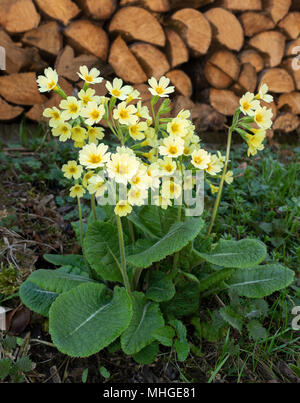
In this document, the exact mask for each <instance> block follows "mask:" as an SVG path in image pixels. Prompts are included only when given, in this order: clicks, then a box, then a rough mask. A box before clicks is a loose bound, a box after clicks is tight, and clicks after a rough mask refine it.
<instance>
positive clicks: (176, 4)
mask: <svg viewBox="0 0 300 403" xmlns="http://www.w3.org/2000/svg"><path fill="white" fill-rule="evenodd" d="M149 1H151V0H149ZM214 1H215V0H184V2H183V1H182V0H169V3H170V6H171V8H172V9H176V8H182V7H183V6H184V7H185V8H200V7H204V6H207V5H208V4H211V3H213V2H214Z"/></svg>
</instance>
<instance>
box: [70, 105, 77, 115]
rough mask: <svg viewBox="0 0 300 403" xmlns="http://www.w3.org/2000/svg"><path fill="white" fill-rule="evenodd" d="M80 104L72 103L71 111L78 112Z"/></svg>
mask: <svg viewBox="0 0 300 403" xmlns="http://www.w3.org/2000/svg"><path fill="white" fill-rule="evenodd" d="M78 109H79V108H78V106H77V105H76V104H71V105H70V106H69V111H70V112H71V113H77V112H78Z"/></svg>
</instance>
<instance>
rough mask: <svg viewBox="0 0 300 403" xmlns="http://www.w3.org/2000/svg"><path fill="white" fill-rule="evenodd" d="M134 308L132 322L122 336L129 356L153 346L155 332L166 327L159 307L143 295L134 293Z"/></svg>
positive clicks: (124, 348) (123, 344)
mask: <svg viewBox="0 0 300 403" xmlns="http://www.w3.org/2000/svg"><path fill="white" fill-rule="evenodd" d="M132 308H133V315H132V319H131V322H130V324H129V326H128V328H127V329H126V330H125V332H124V333H123V334H122V336H121V346H122V349H123V351H124V352H125V353H126V354H128V355H130V354H136V353H138V352H139V351H141V350H142V349H143V348H144V347H146V346H147V345H149V344H151V343H152V342H153V341H154V340H155V339H154V336H153V335H152V334H153V332H154V331H155V330H156V329H159V328H161V327H163V326H164V319H163V316H162V314H161V312H160V310H159V305H158V304H157V303H155V302H151V301H149V300H147V298H146V297H145V295H144V294H143V293H141V292H134V293H133V306H132Z"/></svg>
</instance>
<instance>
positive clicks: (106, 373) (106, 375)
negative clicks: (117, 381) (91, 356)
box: [99, 367, 110, 379]
mask: <svg viewBox="0 0 300 403" xmlns="http://www.w3.org/2000/svg"><path fill="white" fill-rule="evenodd" d="M99 372H100V375H102V376H103V378H105V379H109V378H110V372H109V371H108V370H107V369H106V368H105V367H100V368H99Z"/></svg>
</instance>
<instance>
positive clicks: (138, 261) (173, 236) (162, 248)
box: [127, 217, 203, 268]
mask: <svg viewBox="0 0 300 403" xmlns="http://www.w3.org/2000/svg"><path fill="white" fill-rule="evenodd" d="M202 226H203V220H202V219H201V218H194V217H193V218H190V219H188V220H187V221H185V222H179V223H176V224H174V225H172V227H171V228H170V229H169V231H168V233H167V234H166V235H165V236H164V237H163V238H161V239H160V240H159V241H157V242H156V243H155V244H154V245H153V246H152V247H150V248H148V249H146V250H145V251H143V252H140V253H138V254H135V255H131V256H128V257H127V261H128V262H129V263H130V264H131V265H133V266H135V267H141V268H147V267H149V266H151V265H152V263H154V262H159V261H160V260H163V259H164V258H166V257H167V256H169V255H172V254H174V253H176V252H179V251H180V250H181V249H182V248H183V247H184V246H185V245H187V244H188V243H189V242H190V241H192V240H193V239H194V238H195V237H196V236H197V235H198V234H199V232H200V230H201V228H202Z"/></svg>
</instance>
